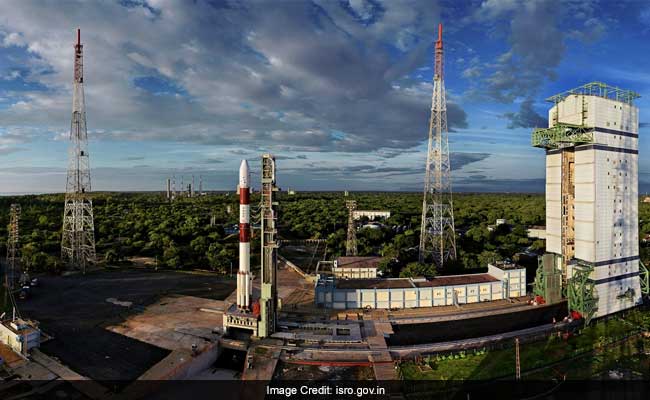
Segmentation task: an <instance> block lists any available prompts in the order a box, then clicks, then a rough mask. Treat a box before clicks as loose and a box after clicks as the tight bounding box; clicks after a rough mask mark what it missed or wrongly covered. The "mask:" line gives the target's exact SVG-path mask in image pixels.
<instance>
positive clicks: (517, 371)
mask: <svg viewBox="0 0 650 400" xmlns="http://www.w3.org/2000/svg"><path fill="white" fill-rule="evenodd" d="M515 358H516V360H515V363H516V364H515V379H516V380H521V364H520V363H519V338H515Z"/></svg>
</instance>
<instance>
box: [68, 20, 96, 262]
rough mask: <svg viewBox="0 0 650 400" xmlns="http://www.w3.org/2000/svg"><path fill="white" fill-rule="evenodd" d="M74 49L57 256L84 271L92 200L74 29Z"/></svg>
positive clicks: (91, 254) (89, 258)
mask: <svg viewBox="0 0 650 400" xmlns="http://www.w3.org/2000/svg"><path fill="white" fill-rule="evenodd" d="M74 49H75V54H74V81H73V97H72V123H71V126H70V150H69V164H68V179H67V184H66V190H65V210H64V212H63V236H62V238H61V258H62V259H63V261H64V262H65V263H66V264H68V266H70V267H73V268H79V269H81V270H82V271H83V272H86V267H87V266H88V265H89V264H94V263H95V226H94V222H93V203H92V200H91V199H90V191H91V187H90V162H89V157H88V132H87V130H86V105H85V100H84V89H83V45H82V44H81V33H80V31H79V30H78V29H77V44H76V45H75V46H74Z"/></svg>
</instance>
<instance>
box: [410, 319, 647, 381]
mask: <svg viewBox="0 0 650 400" xmlns="http://www.w3.org/2000/svg"><path fill="white" fill-rule="evenodd" d="M649 325H650V312H648V311H639V310H635V311H632V312H630V313H628V314H627V315H626V316H624V317H616V318H612V319H609V320H606V321H596V322H594V323H592V324H591V325H590V326H588V327H586V328H584V329H582V331H581V332H579V333H578V334H576V335H575V336H571V337H569V338H568V339H566V340H565V339H563V338H561V337H557V336H552V337H549V338H548V339H547V340H545V341H539V342H534V343H524V344H521V346H520V361H521V371H522V375H523V376H524V379H548V378H550V377H552V376H553V375H558V374H559V375H562V374H566V376H567V378H568V379H588V378H591V377H595V376H601V375H603V374H607V373H608V371H618V372H616V374H618V373H620V374H621V375H623V376H626V377H639V376H641V377H645V378H646V379H647V377H648V376H649V375H650V374H649V372H648V365H649V364H648V362H649V360H650V357H648V356H647V355H645V352H644V349H646V348H647V349H650V340H648V339H647V338H643V337H635V338H632V339H629V340H623V338H625V337H626V336H629V335H633V334H635V333H638V332H640V331H647V329H648V327H649ZM592 352H593V353H592ZM576 358H577V359H576ZM569 360H571V361H569ZM549 364H552V365H549ZM537 369H542V370H541V371H539V372H537V371H536V370H537ZM549 370H551V371H550V373H549ZM400 371H401V374H402V376H403V378H404V379H405V380H422V379H429V380H484V379H495V378H499V377H506V376H514V374H515V350H514V347H512V348H508V349H503V350H494V351H478V352H474V351H468V352H460V353H456V354H451V355H444V356H441V355H438V356H431V357H428V358H426V359H425V360H423V361H422V362H420V363H417V364H416V363H415V362H405V363H402V364H401V366H400ZM526 371H530V372H531V373H529V374H527V373H526Z"/></svg>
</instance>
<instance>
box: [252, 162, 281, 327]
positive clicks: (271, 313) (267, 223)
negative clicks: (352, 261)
mask: <svg viewBox="0 0 650 400" xmlns="http://www.w3.org/2000/svg"><path fill="white" fill-rule="evenodd" d="M275 178H276V176H275V157H274V156H273V155H271V154H264V155H262V188H261V190H260V224H261V228H262V235H261V236H262V237H261V244H262V265H261V274H262V276H261V285H260V286H261V292H262V293H261V296H260V321H259V324H258V330H257V335H258V336H259V337H267V336H270V335H271V334H272V333H274V332H275V330H276V327H275V323H276V319H277V312H278V289H277V272H278V271H277V265H278V262H277V248H278V243H277V233H278V232H277V228H276V221H277V218H278V202H277V201H276V200H275V198H274V197H275V196H274V192H277V191H278V190H279V189H278V187H277V186H276V181H275Z"/></svg>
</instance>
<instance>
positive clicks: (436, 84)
mask: <svg viewBox="0 0 650 400" xmlns="http://www.w3.org/2000/svg"><path fill="white" fill-rule="evenodd" d="M442 49H443V48H442V24H440V25H438V40H437V41H436V44H435V69H434V75H433V96H432V99H431V119H430V120H429V146H428V152H427V164H426V175H425V180H424V199H423V201H422V225H421V230H420V251H419V261H420V262H421V263H424V262H426V261H428V260H430V259H431V258H433V263H434V265H435V266H436V268H437V269H441V268H442V267H443V264H444V263H445V261H447V260H454V259H456V234H455V230H454V207H453V202H452V194H451V165H450V161H449V140H448V132H447V100H446V98H445V83H444V79H443V67H442V65H443V64H442V55H443V51H442Z"/></svg>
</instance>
